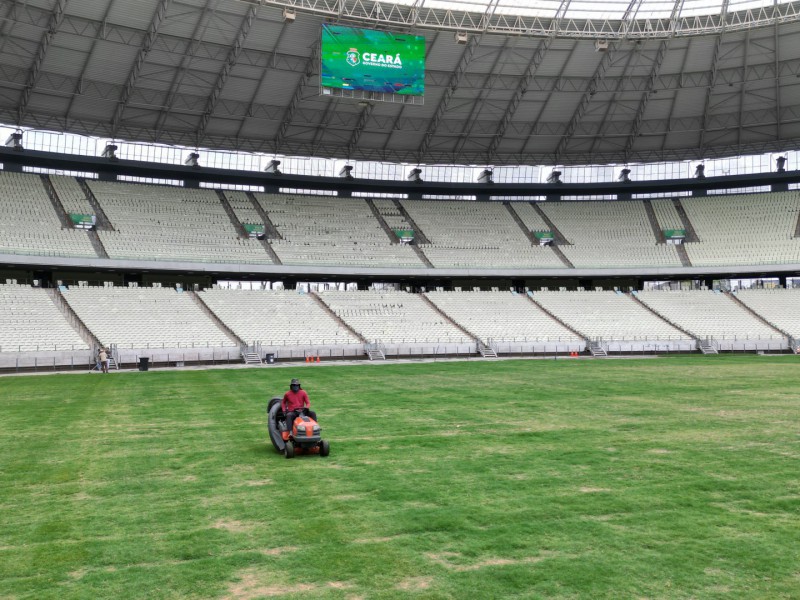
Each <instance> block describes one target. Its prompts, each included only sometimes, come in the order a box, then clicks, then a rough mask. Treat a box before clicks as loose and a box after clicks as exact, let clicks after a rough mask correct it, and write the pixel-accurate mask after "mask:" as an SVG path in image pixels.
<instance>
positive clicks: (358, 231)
mask: <svg viewBox="0 0 800 600" xmlns="http://www.w3.org/2000/svg"><path fill="white" fill-rule="evenodd" d="M255 196H256V198H257V199H258V201H259V203H260V204H261V207H262V208H263V209H264V211H265V212H266V213H267V214H268V215H269V218H270V220H271V221H272V223H273V224H274V225H275V227H276V228H277V229H278V231H279V232H280V233H281V235H282V236H283V239H281V240H272V241H271V244H272V247H273V249H274V250H275V253H276V254H277V255H278V257H279V258H280V259H281V261H282V262H283V264H286V265H349V266H358V267H410V268H420V267H423V266H424V265H423V263H422V261H420V259H419V258H418V257H417V255H416V254H415V253H414V251H413V249H412V248H410V247H409V246H406V245H402V244H396V243H392V241H391V240H390V239H389V236H388V235H387V234H386V232H385V231H384V230H383V229H382V228H381V225H380V222H379V221H378V220H377V219H376V218H375V215H373V213H372V211H371V210H370V207H369V205H368V204H367V202H366V201H365V200H363V199H359V198H330V197H324V196H292V195H287V194H256V195H255Z"/></svg>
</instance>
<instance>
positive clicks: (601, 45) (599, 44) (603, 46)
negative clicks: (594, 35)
mask: <svg viewBox="0 0 800 600" xmlns="http://www.w3.org/2000/svg"><path fill="white" fill-rule="evenodd" d="M594 51H595V52H608V40H595V42H594Z"/></svg>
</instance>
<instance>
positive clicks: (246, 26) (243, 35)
mask: <svg viewBox="0 0 800 600" xmlns="http://www.w3.org/2000/svg"><path fill="white" fill-rule="evenodd" d="M257 15H258V4H253V5H252V6H251V7H250V9H249V10H248V11H247V14H246V15H245V17H244V19H243V20H242V25H241V27H239V33H238V34H237V35H236V39H235V40H234V42H233V45H232V46H231V50H230V52H229V53H228V59H227V60H226V61H225V65H224V66H223V67H222V71H220V74H219V77H217V83H216V84H214V89H213V91H212V92H211V95H210V96H209V97H208V104H206V109H205V111H204V112H203V115H202V116H201V117H200V125H199V126H198V128H197V146H200V144H201V142H202V140H203V137H204V136H205V133H206V127H208V122H209V121H210V120H211V115H213V114H214V108H215V107H216V106H217V101H218V100H219V97H220V94H222V89H223V88H224V87H225V83H226V82H227V81H228V77H229V76H230V74H231V71H232V70H233V67H235V66H236V61H237V60H239V54H241V52H242V48H243V47H244V43H245V41H247V34H249V33H250V28H251V27H252V25H253V21H254V20H255V18H256V16H257Z"/></svg>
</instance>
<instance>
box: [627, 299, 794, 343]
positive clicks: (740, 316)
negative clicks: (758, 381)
mask: <svg viewBox="0 0 800 600" xmlns="http://www.w3.org/2000/svg"><path fill="white" fill-rule="evenodd" d="M638 298H639V299H640V300H641V301H642V302H644V303H645V304H646V305H647V306H649V307H650V308H651V309H652V310H654V311H655V312H657V313H658V314H659V315H661V316H662V317H664V318H665V319H667V320H668V321H670V322H671V323H674V324H675V325H677V326H678V327H680V328H681V329H683V330H684V331H687V332H688V333H690V334H691V335H692V336H694V337H695V338H698V339H705V338H713V339H735V340H749V339H753V340H757V339H765V340H767V339H780V338H781V337H782V336H781V335H780V334H779V333H778V332H776V331H775V330H774V329H772V328H771V327H768V326H767V325H765V324H764V323H762V322H761V321H759V320H758V319H757V318H756V317H754V316H753V315H751V314H750V313H749V312H747V311H746V310H745V309H744V308H742V307H741V306H739V305H738V304H736V302H734V301H733V300H731V299H730V298H728V296H727V295H726V294H722V293H719V292H714V291H672V290H670V291H660V290H659V291H643V292H638Z"/></svg>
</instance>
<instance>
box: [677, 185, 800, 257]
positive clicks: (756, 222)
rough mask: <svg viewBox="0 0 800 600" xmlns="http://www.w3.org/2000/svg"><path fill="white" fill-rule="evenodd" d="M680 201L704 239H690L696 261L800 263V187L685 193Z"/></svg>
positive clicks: (700, 237) (689, 249)
mask: <svg viewBox="0 0 800 600" xmlns="http://www.w3.org/2000/svg"><path fill="white" fill-rule="evenodd" d="M681 204H682V205H683V207H684V209H685V210H686V214H687V215H688V217H689V220H690V221H691V223H692V226H693V227H694V230H695V232H696V233H697V236H698V238H699V239H700V241H699V242H697V243H689V244H686V251H687V253H688V255H689V258H690V260H691V261H692V265H694V266H726V265H760V264H779V263H782V264H792V263H794V264H796V263H800V238H795V237H794V234H795V227H796V225H797V219H798V214H800V192H798V191H790V192H779V193H772V194H746V195H735V196H708V197H704V198H684V199H682V200H681Z"/></svg>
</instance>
